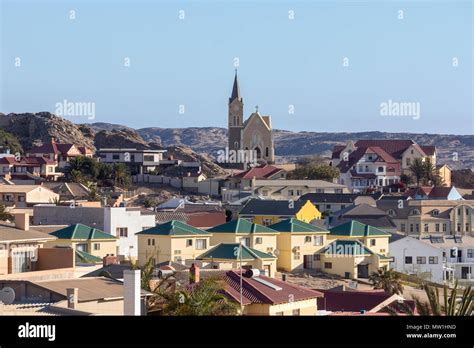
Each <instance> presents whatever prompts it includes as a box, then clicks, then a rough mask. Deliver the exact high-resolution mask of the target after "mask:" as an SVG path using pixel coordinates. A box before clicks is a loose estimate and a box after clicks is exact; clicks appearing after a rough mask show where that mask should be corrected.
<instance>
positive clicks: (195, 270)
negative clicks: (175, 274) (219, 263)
mask: <svg viewBox="0 0 474 348" xmlns="http://www.w3.org/2000/svg"><path fill="white" fill-rule="evenodd" d="M189 273H190V274H191V277H190V278H191V279H190V283H191V284H195V283H199V281H200V280H201V279H200V278H201V271H200V269H199V266H197V265H195V264H194V263H193V264H192V265H191V268H190V269H189Z"/></svg>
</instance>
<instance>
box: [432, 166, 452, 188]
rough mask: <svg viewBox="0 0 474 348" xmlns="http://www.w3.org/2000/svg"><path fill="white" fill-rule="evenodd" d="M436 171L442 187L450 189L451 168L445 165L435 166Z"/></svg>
mask: <svg viewBox="0 0 474 348" xmlns="http://www.w3.org/2000/svg"><path fill="white" fill-rule="evenodd" d="M436 169H437V170H438V173H439V176H440V177H441V180H443V186H447V187H451V186H452V180H451V171H452V170H451V167H450V166H448V165H447V164H442V165H438V166H436Z"/></svg>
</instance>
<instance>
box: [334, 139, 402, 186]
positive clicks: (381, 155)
mask: <svg viewBox="0 0 474 348" xmlns="http://www.w3.org/2000/svg"><path fill="white" fill-rule="evenodd" d="M367 153H373V154H375V155H377V157H378V158H377V161H378V162H385V163H387V165H390V167H392V168H393V169H394V170H393V171H394V172H395V175H396V174H397V173H398V172H399V171H400V163H399V162H398V161H397V160H396V159H395V158H393V156H392V155H390V154H389V153H387V152H386V151H385V150H384V149H382V148H381V147H379V146H369V147H359V148H357V149H356V150H355V151H353V152H352V153H350V154H349V160H348V161H342V162H341V163H339V165H338V167H339V169H340V171H341V173H347V171H348V170H350V169H351V168H352V166H354V165H355V164H356V163H357V162H359V160H360V159H361V158H362V157H363V156H364V155H365V154H367ZM391 175H394V174H391ZM352 176H354V177H362V178H364V177H368V178H375V175H374V174H361V173H359V174H356V173H355V171H354V172H353V173H352Z"/></svg>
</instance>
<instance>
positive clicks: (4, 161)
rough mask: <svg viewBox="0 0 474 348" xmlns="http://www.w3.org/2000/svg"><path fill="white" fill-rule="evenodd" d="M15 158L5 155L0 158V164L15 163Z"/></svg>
mask: <svg viewBox="0 0 474 348" xmlns="http://www.w3.org/2000/svg"><path fill="white" fill-rule="evenodd" d="M15 163H16V160H15V157H14V156H6V157H2V158H0V164H15Z"/></svg>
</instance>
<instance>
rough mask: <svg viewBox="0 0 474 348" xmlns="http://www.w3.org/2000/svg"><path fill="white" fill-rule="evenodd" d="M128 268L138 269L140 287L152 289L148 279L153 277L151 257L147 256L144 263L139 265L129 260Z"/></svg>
mask: <svg viewBox="0 0 474 348" xmlns="http://www.w3.org/2000/svg"><path fill="white" fill-rule="evenodd" d="M130 268H131V269H133V270H140V279H141V283H142V284H141V288H142V289H144V290H147V291H153V290H154V289H152V288H151V285H150V281H151V280H152V279H153V270H154V266H153V258H151V257H150V258H148V260H147V261H146V262H145V264H144V265H143V266H142V267H140V266H138V263H137V262H136V261H135V262H133V261H130Z"/></svg>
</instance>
